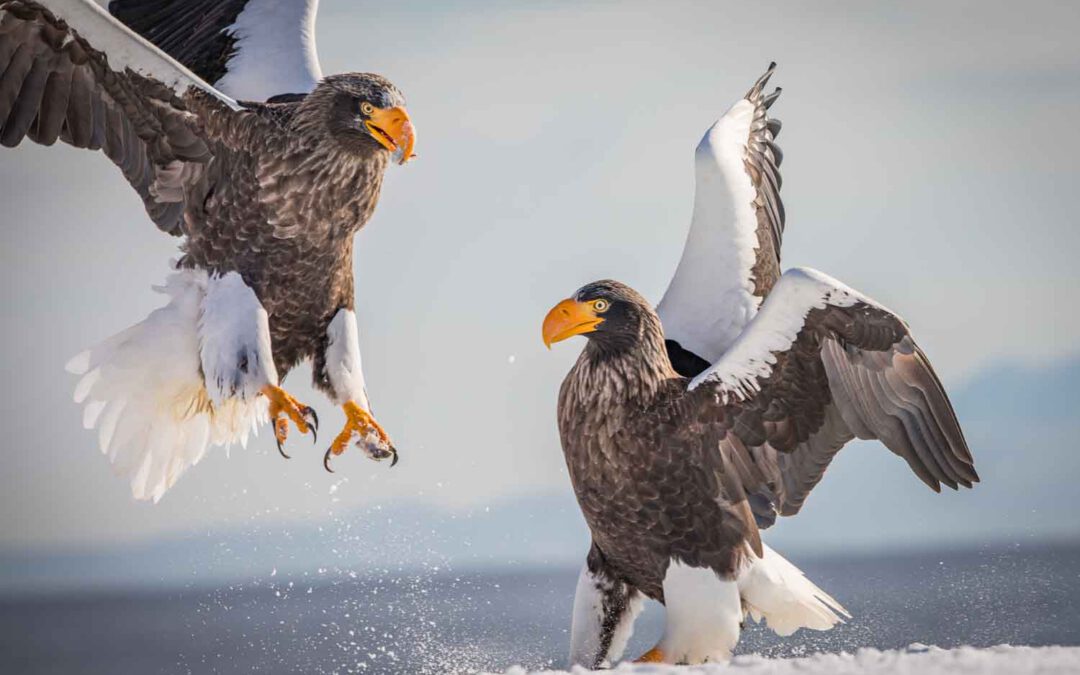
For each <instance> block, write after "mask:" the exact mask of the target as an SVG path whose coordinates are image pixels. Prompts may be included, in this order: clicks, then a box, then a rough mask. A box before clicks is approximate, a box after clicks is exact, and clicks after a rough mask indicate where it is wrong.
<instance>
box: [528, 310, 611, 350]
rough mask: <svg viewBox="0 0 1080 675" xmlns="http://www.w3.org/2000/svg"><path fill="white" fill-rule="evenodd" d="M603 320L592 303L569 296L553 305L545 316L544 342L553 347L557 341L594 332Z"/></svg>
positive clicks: (549, 347)
mask: <svg viewBox="0 0 1080 675" xmlns="http://www.w3.org/2000/svg"><path fill="white" fill-rule="evenodd" d="M603 322H604V320H603V319H601V318H600V317H598V316H596V312H595V311H593V308H592V305H590V304H589V303H586V302H578V301H577V300H574V299H573V298H567V299H566V300H563V301H562V302H560V303H559V304H557V305H555V306H554V307H552V308H551V311H550V312H548V313H547V316H545V317H544V327H543V329H542V330H543V336H544V344H545V345H546V346H547V348H548V349H551V345H553V344H555V343H556V342H562V341H563V340H565V339H566V338H569V337H573V336H575V335H584V334H585V333H591V332H593V331H594V330H596V327H597V326H599V325H600V324H601V323H603Z"/></svg>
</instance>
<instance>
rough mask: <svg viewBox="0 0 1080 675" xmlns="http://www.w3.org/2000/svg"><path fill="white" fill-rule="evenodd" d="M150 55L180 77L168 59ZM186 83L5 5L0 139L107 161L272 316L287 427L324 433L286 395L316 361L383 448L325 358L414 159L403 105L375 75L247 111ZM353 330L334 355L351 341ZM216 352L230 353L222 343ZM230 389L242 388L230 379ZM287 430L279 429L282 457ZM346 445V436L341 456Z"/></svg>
mask: <svg viewBox="0 0 1080 675" xmlns="http://www.w3.org/2000/svg"><path fill="white" fill-rule="evenodd" d="M67 4H69V5H70V3H67ZM233 4H236V3H233ZM241 4H242V3H241ZM58 11H59V10H58ZM69 11H72V12H75V14H74V15H75V16H83V15H84V14H86V13H87V12H88V10H85V9H82V10H80V9H78V7H76V8H75V9H70V8H69ZM79 12H81V13H79ZM91 14H92V13H91ZM233 14H234V15H235V12H234V13H233ZM151 18H152V17H151ZM234 18H235V16H234ZM91 19H92V20H93V21H97V22H99V24H95V25H96V26H97V28H95V30H96V31H114V33H108V34H109V35H114V34H119V35H120V38H121V39H122V38H123V37H124V32H123V29H122V28H120V27H119V26H115V25H109V23H108V22H110V21H111V20H110V19H108V17H105V18H99V17H96V16H91ZM100 22H105V24H103V25H104V27H102V25H101V24H100ZM158 37H161V36H158ZM132 48H134V47H132ZM193 58H194V57H193ZM150 59H151V60H154V61H153V62H154V63H164V64H165V68H166V69H168V68H171V67H172V66H170V65H169V63H170V62H168V60H167V57H165V56H164V55H163V54H160V53H157V54H153V53H151V54H150ZM173 65H175V64H173ZM170 72H171V71H170ZM176 72H177V73H178V75H177V77H178V78H179V79H181V80H183V78H187V81H191V82H192V83H193V84H191V86H177V85H176V83H175V82H162V81H160V80H159V79H156V78H155V77H153V76H150V75H146V74H144V73H141V72H136V70H133V69H132V68H130V67H128V68H116V67H113V66H112V65H110V60H109V57H108V55H106V54H105V53H103V52H102V51H99V50H98V49H97V48H96V46H95V45H93V44H91V43H90V42H89V41H88V40H86V39H84V37H83V36H82V35H80V34H79V32H78V31H77V30H76V29H75V28H73V27H70V26H69V25H68V24H67V23H66V22H65V21H64V20H62V19H60V18H58V17H57V16H56V15H54V14H53V12H51V11H50V10H49V9H47V8H46V7H43V6H42V5H41V4H39V3H37V2H31V1H27V0H11V1H7V2H0V142H2V143H3V144H4V145H5V146H8V147H13V146H16V145H18V144H19V142H20V141H21V140H22V139H23V138H24V137H25V138H29V139H30V140H32V141H34V142H37V143H41V144H44V145H50V144H52V143H54V142H55V141H56V140H58V139H59V140H61V141H63V142H65V143H67V144H69V145H72V146H74V147H78V148H87V149H91V150H97V149H100V150H102V151H103V152H104V153H105V155H106V156H108V157H109V159H111V160H112V161H113V162H114V163H115V164H116V165H117V166H118V167H119V168H120V169H121V172H122V173H123V175H124V177H125V178H126V179H127V181H128V182H129V183H130V184H131V186H132V187H133V188H134V189H135V190H136V191H137V192H138V194H139V196H140V197H141V198H142V200H143V203H144V205H145V207H146V211H147V213H148V215H149V216H150V218H151V220H153V221H154V223H155V224H156V225H157V226H158V227H159V228H160V229H161V230H163V231H164V232H167V233H169V234H171V235H174V236H178V237H183V241H182V243H181V249H182V251H183V256H182V257H181V259H180V261H179V268H180V269H182V270H195V271H199V272H205V273H206V274H208V275H209V278H210V279H216V278H223V277H225V276H226V275H228V274H229V273H236V274H238V275H239V277H240V278H241V279H242V282H243V284H244V285H246V286H247V287H248V288H250V289H251V290H252V291H254V295H255V297H256V298H257V301H258V303H259V305H260V306H261V309H262V310H265V313H266V315H268V322H269V341H270V342H271V343H272V345H273V354H272V359H273V363H274V366H275V367H276V371H277V372H276V374H275V373H270V372H267V373H266V374H265V375H266V376H265V377H264V378H263V379H264V380H265V383H264V386H265V387H266V388H267V389H266V391H265V392H264V393H267V395H268V396H269V398H270V400H271V415H272V416H275V411H276V412H277V413H280V415H281V420H284V419H285V417H288V418H291V419H292V420H293V421H294V422H296V423H297V425H298V426H299V427H300V428H301V430H302V431H305V430H307V428H308V427H314V426H315V422H316V419H315V417H314V412H313V411H312V410H311V409H310V408H307V407H306V406H301V405H299V404H298V403H296V402H295V401H293V400H291V398H289V397H287V395H285V394H284V392H281V391H280V390H279V389H277V381H278V379H279V377H280V378H283V377H284V376H285V375H286V374H287V373H288V371H289V370H290V369H292V368H293V367H294V366H295V365H296V364H297V363H298V362H300V361H301V360H304V359H308V358H310V359H313V361H314V380H315V385H316V387H318V388H319V389H321V390H323V391H324V392H326V393H327V394H328V395H330V396H331V397H332V398H334V399H335V400H338V401H339V402H343V403H344V402H347V401H350V400H353V399H357V398H360V399H364V400H362V401H361V402H360V403H359V409H360V410H361V412H359V413H356V412H355V411H354V413H353V414H351V415H350V419H352V417H353V416H354V415H355V416H357V417H356V419H358V420H360V422H359V423H358V424H360V426H359V427H358V428H356V429H353V432H354V434H353V436H352V438H355V434H356V433H363V432H364V430H374V431H375V432H377V435H378V436H379V439H380V441H379V442H380V443H381V444H383V445H388V443H389V441H388V438H387V437H386V435H385V433H384V432H383V431H382V429H381V427H379V426H378V425H377V424H375V423H374V420H373V419H370V415H369V414H368V413H367V402H366V394H365V393H364V392H363V391H362V389H363V388H362V386H361V384H357V383H355V382H354V381H353V380H349V381H348V382H346V385H347V386H346V385H341V386H338V387H336V388H335V386H334V384H333V383H332V382H331V379H332V377H331V374H330V373H329V372H328V366H327V362H326V359H327V353H328V350H329V349H330V347H331V345H330V341H331V335H330V327H331V323H332V321H333V320H334V318H335V316H338V315H339V313H341V312H343V311H345V310H348V311H350V312H351V310H352V309H353V307H354V305H355V298H354V284H353V270H352V260H353V237H354V235H355V234H356V233H357V232H358V231H359V230H360V229H361V228H362V227H363V226H364V225H365V224H366V223H367V222H368V220H369V219H370V217H371V215H372V213H373V212H374V209H375V206H376V204H377V202H378V198H379V192H380V190H381V187H382V181H383V174H384V172H385V170H386V168H387V166H388V165H389V163H390V160H391V158H394V159H397V160H398V161H399V162H400V163H404V162H406V161H408V159H410V158H411V156H412V148H413V142H414V133H413V128H412V125H411V122H410V121H409V117H408V114H407V113H406V112H405V109H404V104H405V101H404V97H403V96H402V94H401V92H400V91H399V90H398V89H397V88H396V87H395V86H394V85H393V84H391V83H390V82H389V81H388V80H387V79H385V78H383V77H381V76H379V75H374V74H367V73H350V74H343V75H334V76H330V77H326V78H324V79H323V80H322V81H321V82H319V83H318V84H317V85H316V86H315V88H314V90H313V91H311V92H310V93H308V94H306V95H303V94H300V95H290V96H287V97H285V98H287V99H289V100H288V101H287V102H276V103H257V102H241V103H240V104H236V103H234V102H232V101H231V100H230V99H228V98H227V97H225V96H223V95H221V94H220V93H218V92H216V91H215V90H213V89H212V88H210V87H209V85H207V84H206V83H204V82H200V81H198V80H195V79H192V78H191V77H190V74H184V73H182V72H180V70H179V69H176ZM283 93H288V92H283ZM351 316H352V315H351V314H349V315H348V317H346V318H347V319H350V320H351ZM256 319H257V317H256ZM252 320H253V321H254V320H255V319H252ZM211 328H212V327H211ZM246 328H248V329H250V331H256V330H257V326H255V325H254V324H253V325H250V326H247V327H246ZM200 330H201V329H200ZM343 330H344V329H339V331H338V332H339V334H340V335H342V336H344V335H345V333H344V332H342V331H343ZM208 332H210V333H214V331H213V330H209V331H208ZM218 332H220V331H218ZM351 335H353V334H350V341H351V342H350V345H349V347H348V348H346V347H340V346H339V347H340V348H339V352H340V351H341V350H342V349H351V348H352V347H353V346H354V345H353V344H352V343H354V342H355V339H354V338H352V337H351ZM205 339H208V338H206V337H205V336H202V337H200V340H205ZM342 339H344V338H342ZM251 340H254V338H251ZM212 346H216V345H212ZM221 348H222V349H231V348H232V347H229V346H228V344H227V343H226V342H223V343H222V345H221ZM202 349H203V351H204V352H205V351H206V350H207V347H206V345H205V344H204V345H203V346H202ZM341 353H344V352H341ZM341 358H342V359H345V358H346V357H344V356H342V357H341ZM205 359H206V357H205V354H204V356H203V361H204V362H203V364H202V365H203V368H204V369H205V367H206V360H205ZM348 359H351V360H349V361H348V364H352V362H353V361H356V364H355V365H347V364H346V365H342V366H341V371H342V375H341V377H340V378H339V379H340V380H342V381H343V382H344V381H345V380H344V379H342V378H346V377H347V376H348V377H353V378H354V380H355V377H356V376H355V373H354V371H355V370H356V369H358V367H359V364H358V359H359V355H358V354H356V356H355V359H354V358H353V356H352V352H349V355H348ZM343 363H344V361H343ZM233 365H235V366H236V368H237V370H236V371H235V372H223V373H215V377H217V381H216V382H215V385H214V386H220V387H223V388H224V392H223V394H222V397H224V398H228V397H232V396H234V395H238V394H237V392H239V391H240V389H242V387H241V386H240V385H239V384H237V383H239V382H241V381H242V380H243V378H244V377H245V376H246V374H247V373H248V372H249V363H248V361H247V359H246V357H244V358H239V357H237V361H236V363H235V364H233ZM350 373H353V374H352V375H350ZM229 381H232V382H234V384H232V385H231V388H230V387H229V386H226V384H222V383H227V382H229ZM361 382H362V380H361ZM207 387H208V388H212V387H211V385H210V383H208V384H207ZM346 389H349V391H346ZM222 397H218V398H219V399H220V398H222ZM209 398H210V399H211V400H214V398H215V397H214V396H213V395H210V396H209ZM217 403H218V405H219V407H220V406H221V405H222V404H223V401H222V400H218V401H217ZM285 429H286V427H284V426H282V425H281V424H276V426H275V433H276V435H277V436H278V441H279V447H280V442H281V441H283V440H284V434H285ZM347 431H349V430H348V429H346V432H347ZM343 433H344V432H343ZM343 439H344V440H343ZM348 440H349V435H348V434H345V435H344V436H339V438H338V439H337V440H336V441H335V444H334V446H333V447H332V450H333V452H334V453H339V452H341V450H343V449H344V443H345V442H347V441H348ZM329 454H330V453H329V452H328V457H329ZM196 461H197V459H196Z"/></svg>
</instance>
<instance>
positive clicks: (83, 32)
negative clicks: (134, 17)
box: [45, 0, 239, 110]
mask: <svg viewBox="0 0 1080 675" xmlns="http://www.w3.org/2000/svg"><path fill="white" fill-rule="evenodd" d="M45 4H46V5H47V6H48V9H49V11H51V12H52V13H53V14H55V15H56V16H58V17H60V18H61V19H63V20H64V21H66V22H67V24H68V25H69V26H71V27H72V28H74V29H75V31H76V32H77V33H78V34H79V35H80V36H82V37H83V39H85V40H86V41H87V42H89V43H90V44H91V45H93V46H94V48H95V49H98V50H100V51H102V52H104V54H105V56H106V57H107V58H108V61H109V67H110V68H112V69H113V70H115V71H118V72H120V71H123V70H124V69H125V68H130V69H132V70H134V71H135V72H137V73H139V74H141V75H144V76H146V77H150V78H153V79H155V80H157V81H158V82H161V83H162V84H164V85H165V86H167V87H169V88H170V89H172V90H173V91H175V92H176V93H177V95H180V96H182V95H183V94H184V92H186V91H187V89H188V87H198V88H199V89H202V90H204V91H207V92H209V93H211V94H213V95H214V96H216V97H217V98H219V99H220V100H221V101H223V102H224V103H226V104H227V105H228V106H229V107H231V108H232V109H233V110H239V106H238V105H237V104H236V101H233V100H232V99H230V98H229V97H228V96H225V95H224V94H222V93H221V92H220V91H218V90H216V89H214V88H213V87H211V86H210V85H209V84H207V83H206V82H205V81H203V80H202V79H201V78H200V77H199V76H198V75H196V74H195V73H193V72H191V71H190V70H188V69H187V68H185V67H184V66H182V65H180V64H179V63H178V62H177V61H175V60H174V59H173V58H172V57H170V56H169V55H168V54H166V53H165V52H163V51H161V50H160V49H158V48H157V47H155V46H154V45H153V44H151V43H150V42H148V41H147V40H145V39H143V38H142V37H141V36H139V35H138V34H137V33H135V32H134V31H132V30H131V29H129V28H128V27H127V26H125V25H124V24H122V23H120V22H119V21H117V20H116V19H114V18H113V17H112V16H110V15H109V13H108V12H106V11H105V10H104V9H102V8H101V7H99V6H98V5H97V4H95V3H94V2H92V1H91V0H51V1H50V2H47V3H45Z"/></svg>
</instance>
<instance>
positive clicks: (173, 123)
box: [0, 0, 239, 235]
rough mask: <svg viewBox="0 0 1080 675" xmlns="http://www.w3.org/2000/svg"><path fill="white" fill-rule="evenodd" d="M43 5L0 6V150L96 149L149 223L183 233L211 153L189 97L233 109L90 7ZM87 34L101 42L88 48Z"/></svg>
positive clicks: (74, 0) (17, 0)
mask: <svg viewBox="0 0 1080 675" xmlns="http://www.w3.org/2000/svg"><path fill="white" fill-rule="evenodd" d="M50 7H52V8H53V9H46V8H45V7H43V6H41V5H40V4H38V3H37V2H32V1H30V0H10V1H5V2H0V72H2V75H0V143H2V144H3V145H5V146H8V147H12V146H16V145H18V144H19V143H20V142H21V141H22V139H23V138H29V139H30V140H32V141H35V142H38V143H42V144H45V145H51V144H52V143H54V142H55V141H56V140H57V139H60V140H62V141H64V142H65V143H68V144H70V145H73V146H75V147H78V148H87V149H91V150H102V151H103V152H104V154H105V155H106V156H107V157H108V158H109V159H110V160H112V161H113V163H114V164H116V165H117V167H119V168H120V170H121V172H122V173H123V174H124V177H125V178H126V179H127V180H128V182H129V183H130V184H131V186H132V187H133V188H134V189H135V190H136V191H137V192H138V193H139V196H140V197H141V198H142V200H143V203H144V205H145V206H146V210H147V213H149V215H150V217H151V218H152V219H153V220H154V222H155V223H156V224H157V226H158V227H159V228H161V229H162V230H164V231H166V232H169V233H170V234H175V235H179V234H183V233H184V232H183V228H184V226H185V222H184V218H183V213H184V209H185V204H184V200H185V199H186V198H187V195H188V194H189V193H191V192H192V190H191V188H192V187H193V186H194V184H195V183H196V182H197V181H198V180H200V179H201V177H202V175H203V172H202V170H201V167H203V166H204V165H205V164H206V163H207V162H209V160H210V159H211V146H212V144H211V142H210V141H209V140H208V139H207V138H206V137H205V135H204V130H203V125H202V123H201V121H200V119H199V118H198V117H197V116H196V115H195V114H194V113H193V112H192V111H191V110H190V109H189V103H188V101H190V100H191V99H190V98H189V97H191V96H195V97H199V96H201V97H204V98H205V100H212V101H214V102H215V103H216V104H217V105H219V106H220V107H221V108H222V109H223V110H225V111H228V113H229V114H231V113H232V111H233V110H235V103H234V102H233V101H231V99H228V98H227V97H224V96H222V95H221V94H219V93H217V92H215V91H214V90H213V89H212V88H210V87H209V85H207V84H206V83H205V82H202V81H201V80H199V79H198V78H196V77H195V76H194V75H192V74H191V73H190V72H188V71H187V70H186V69H184V68H183V67H181V66H180V65H179V64H176V63H175V62H173V61H172V60H171V59H169V57H168V56H166V55H165V54H163V53H161V52H160V51H158V50H157V49H156V48H154V47H153V46H152V45H150V44H148V43H146V42H145V41H144V40H142V39H141V38H139V37H138V36H137V35H135V34H134V33H132V32H131V31H129V30H127V29H126V28H124V27H123V26H122V25H120V24H119V23H117V22H116V21H115V20H114V19H112V18H111V17H109V15H108V14H105V13H104V12H102V10H101V9H100V8H98V7H97V6H96V5H93V3H88V2H85V1H83V0H58V1H57V2H55V3H52V4H51V5H50ZM87 35H92V36H94V37H95V40H99V41H100V42H99V43H97V44H95V45H92V44H91V42H89V41H88V40H87ZM96 47H103V48H106V49H109V54H108V55H106V54H105V53H104V52H102V51H99V50H98V49H97V48H96ZM192 88H194V90H193V89H192ZM238 114H239V113H238Z"/></svg>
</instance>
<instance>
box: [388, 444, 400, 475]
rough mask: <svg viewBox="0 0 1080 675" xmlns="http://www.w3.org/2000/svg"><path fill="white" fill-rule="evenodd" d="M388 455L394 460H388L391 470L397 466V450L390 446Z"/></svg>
mask: <svg viewBox="0 0 1080 675" xmlns="http://www.w3.org/2000/svg"><path fill="white" fill-rule="evenodd" d="M390 454H392V455H393V456H394V458H393V459H392V460H390V468H391V469H393V468H394V465H395V464H397V461H398V454H397V448H395V447H394V446H392V445H391V446H390Z"/></svg>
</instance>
